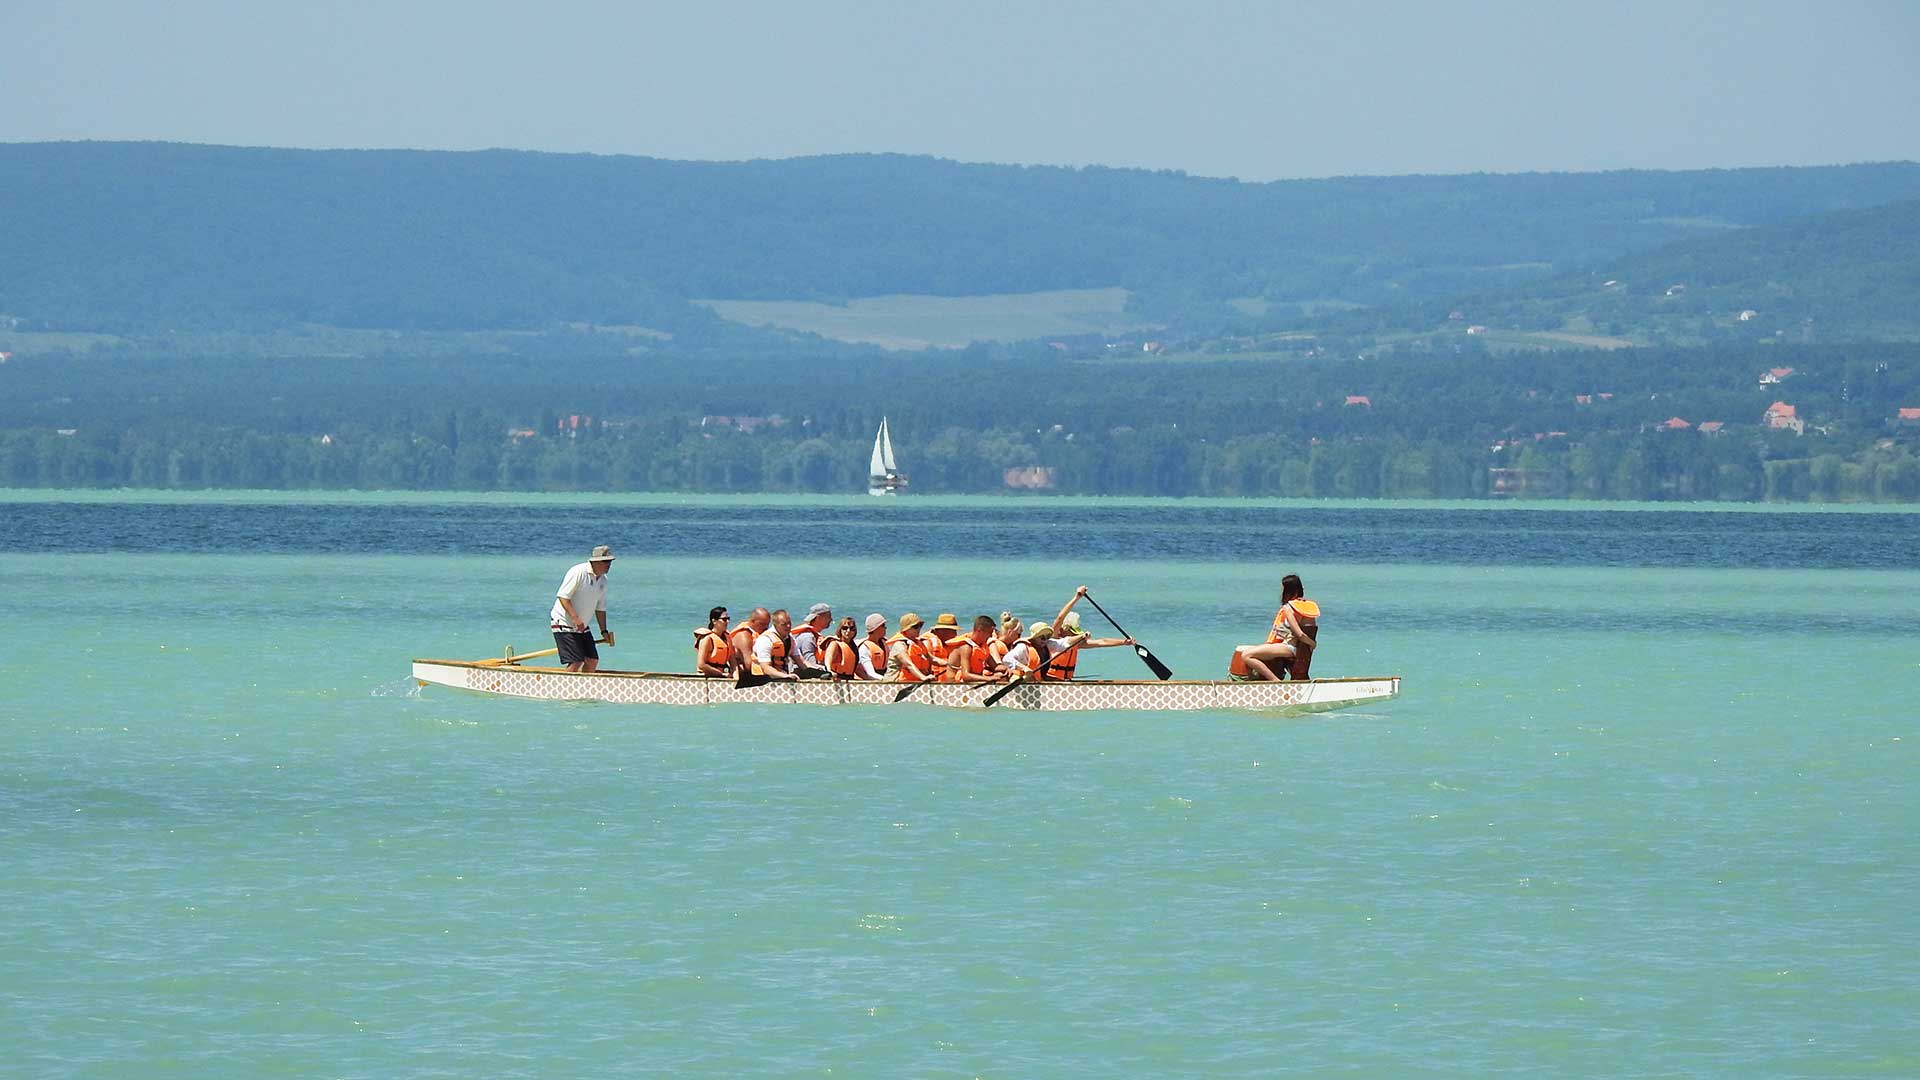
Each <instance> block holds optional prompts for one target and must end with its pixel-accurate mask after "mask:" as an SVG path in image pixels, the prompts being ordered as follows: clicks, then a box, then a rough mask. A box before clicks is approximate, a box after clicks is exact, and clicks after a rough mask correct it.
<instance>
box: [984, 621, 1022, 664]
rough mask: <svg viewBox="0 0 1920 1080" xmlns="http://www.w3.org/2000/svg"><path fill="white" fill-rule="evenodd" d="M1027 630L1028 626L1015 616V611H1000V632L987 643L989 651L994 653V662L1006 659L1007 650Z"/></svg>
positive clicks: (999, 662)
mask: <svg viewBox="0 0 1920 1080" xmlns="http://www.w3.org/2000/svg"><path fill="white" fill-rule="evenodd" d="M1026 631H1027V628H1026V627H1025V626H1023V625H1022V624H1021V622H1020V620H1019V619H1016V618H1014V617H1013V612H1011V611H1003V612H1001V613H1000V632H999V633H997V634H995V635H993V640H992V641H990V642H988V643H987V651H988V652H990V653H992V654H993V662H994V664H996V665H999V664H1001V663H1003V662H1004V661H1005V660H1006V658H1007V650H1008V649H1010V648H1012V647H1013V643H1014V642H1016V641H1019V640H1020V639H1021V638H1022V637H1024V636H1025V635H1026Z"/></svg>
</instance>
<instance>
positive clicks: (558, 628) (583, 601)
mask: <svg viewBox="0 0 1920 1080" xmlns="http://www.w3.org/2000/svg"><path fill="white" fill-rule="evenodd" d="M611 569H613V549H612V548H610V547H608V546H607V545H605V544H601V545H600V546H599V547H597V548H594V549H593V554H591V555H588V556H587V561H586V562H583V563H579V564H578V565H576V566H574V567H573V568H572V569H570V570H568V571H567V576H566V577H565V578H563V579H562V580H561V582H560V591H559V592H556V593H555V594H554V599H553V612H552V614H551V616H550V617H549V619H548V621H549V622H551V623H552V624H553V643H554V644H555V645H558V646H559V647H560V663H561V664H563V665H565V666H566V669H567V670H568V671H594V670H597V669H598V668H599V667H600V651H599V650H598V649H595V648H594V647H593V635H592V634H590V633H588V632H587V620H588V619H589V618H593V619H597V620H599V623H600V637H601V640H603V641H605V642H606V643H607V647H608V648H609V649H611V648H612V647H613V631H611V630H608V629H607V571H609V570H611Z"/></svg>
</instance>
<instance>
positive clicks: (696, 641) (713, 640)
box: [693, 607, 733, 678]
mask: <svg viewBox="0 0 1920 1080" xmlns="http://www.w3.org/2000/svg"><path fill="white" fill-rule="evenodd" d="M727 620H728V615H727V609H726V608H725V607H717V608H714V609H713V610H711V611H709V612H707V625H706V626H705V627H704V628H702V629H699V630H695V631H694V632H693V669H694V670H695V671H697V672H699V673H700V674H702V675H711V676H713V677H714V678H723V677H725V676H728V675H732V674H733V646H731V645H729V644H727Z"/></svg>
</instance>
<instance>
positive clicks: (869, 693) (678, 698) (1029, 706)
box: [413, 660, 1400, 713]
mask: <svg viewBox="0 0 1920 1080" xmlns="http://www.w3.org/2000/svg"><path fill="white" fill-rule="evenodd" d="M413 677H414V678H415V679H416V680H418V681H419V683H420V685H422V686H427V685H435V686H449V687H453V688H454V689H458V690H469V691H473V692H475V693H482V694H496V695H501V696H505V697H517V698H532V699H535V700H542V701H604V702H611V703H615V704H621V705H887V704H892V703H893V699H894V697H895V696H896V695H898V694H899V693H900V691H901V690H903V689H905V688H906V684H903V683H888V682H837V681H828V680H820V679H815V680H807V681H802V682H785V681H781V682H773V683H769V684H767V685H765V686H757V687H753V688H752V689H747V690H736V689H734V686H733V682H732V681H731V680H729V679H710V678H703V677H701V676H698V675H675V674H656V673H652V672H626V671H598V672H594V673H592V674H584V673H581V672H573V671H566V670H564V669H560V668H547V667H521V666H517V665H502V664H499V663H497V662H495V663H492V664H485V663H473V662H466V661H459V660H415V661H414V662H413ZM1004 688H1005V687H1004V685H1003V684H994V683H976V684H964V683H927V684H921V685H920V686H919V688H918V689H916V690H914V692H913V693H912V694H910V695H908V697H907V701H909V702H913V703H916V704H920V705H932V706H937V707H941V708H954V709H968V708H973V709H977V708H980V707H981V705H982V703H983V702H984V701H985V700H986V699H987V698H988V697H989V696H991V695H992V694H993V693H994V692H995V691H998V690H1001V689H1004ZM1399 694H1400V677H1399V676H1397V675H1392V676H1382V677H1379V678H1360V679H1307V680H1302V681H1300V682H1200V681H1180V680H1175V681H1170V682H1156V681H1153V680H1145V679H1143V680H1126V679H1118V680H1099V679H1084V680H1076V681H1074V682H1049V683H1038V684H1034V685H1022V686H1017V687H1015V688H1014V690H1013V692H1012V693H1010V694H1008V695H1007V696H1005V697H1003V698H1001V699H1000V700H999V701H998V702H996V703H995V704H994V708H996V709H1024V710H1029V711H1038V712H1081V711H1090V710H1097V709H1125V710H1152V711H1183V712H1184V711H1215V710H1234V711H1252V712H1276V713H1305V712H1321V711H1325V710H1328V709H1341V708H1346V707H1349V706H1353V705H1365V704H1370V703H1375V702H1382V701H1388V700H1391V699H1392V698H1395V697H1398V696H1399Z"/></svg>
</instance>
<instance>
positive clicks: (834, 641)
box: [820, 637, 854, 677]
mask: <svg viewBox="0 0 1920 1080" xmlns="http://www.w3.org/2000/svg"><path fill="white" fill-rule="evenodd" d="M820 659H821V660H823V661H825V663H826V665H827V670H828V671H831V672H833V673H834V674H835V675H844V676H847V677H852V675H853V659H854V658H853V646H851V645H848V644H847V643H846V642H844V641H841V640H840V639H839V638H837V637H836V638H829V639H828V640H827V648H826V653H825V654H824V655H823V656H821V657H820Z"/></svg>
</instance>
